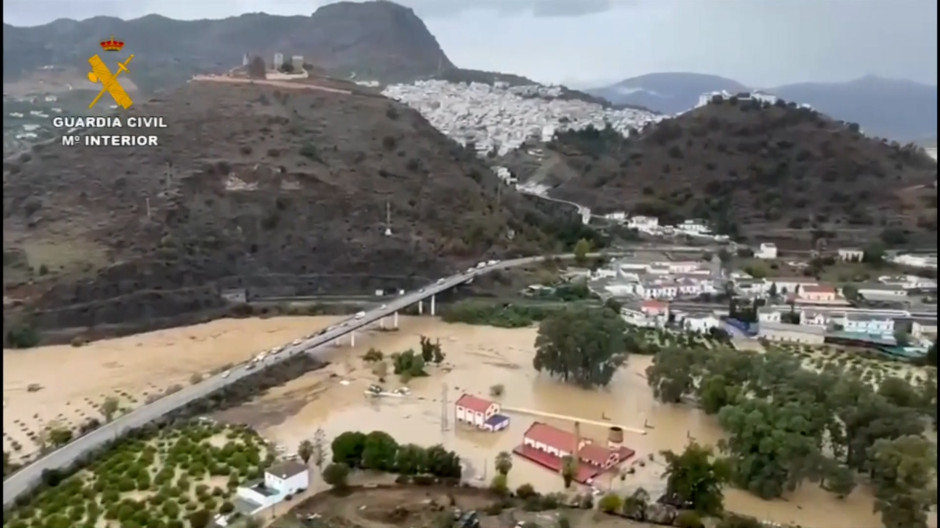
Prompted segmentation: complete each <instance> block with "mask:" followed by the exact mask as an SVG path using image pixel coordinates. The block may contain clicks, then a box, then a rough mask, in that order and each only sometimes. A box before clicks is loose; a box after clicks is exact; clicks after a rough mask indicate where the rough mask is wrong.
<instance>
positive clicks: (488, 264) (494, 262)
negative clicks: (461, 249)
mask: <svg viewBox="0 0 940 528" xmlns="http://www.w3.org/2000/svg"><path fill="white" fill-rule="evenodd" d="M496 264H499V261H498V260H490V261H487V263H486V265H487V266H495V265H496Z"/></svg>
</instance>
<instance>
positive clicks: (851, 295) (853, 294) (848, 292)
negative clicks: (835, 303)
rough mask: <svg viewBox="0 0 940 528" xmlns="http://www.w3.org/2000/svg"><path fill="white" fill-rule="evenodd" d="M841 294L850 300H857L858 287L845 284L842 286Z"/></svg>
mask: <svg viewBox="0 0 940 528" xmlns="http://www.w3.org/2000/svg"><path fill="white" fill-rule="evenodd" d="M842 296H843V297H845V298H846V299H848V300H850V301H857V300H859V298H860V297H859V295H858V288H857V287H855V286H854V285H852V284H846V285H845V286H843V287H842Z"/></svg>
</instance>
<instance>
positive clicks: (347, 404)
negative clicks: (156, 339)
mask: <svg viewBox="0 0 940 528" xmlns="http://www.w3.org/2000/svg"><path fill="white" fill-rule="evenodd" d="M242 324H244V325H245V326H248V325H249V324H250V322H248V321H243V323H242ZM535 334H536V331H535V329H531V328H530V329H515V330H507V329H498V328H489V327H481V326H469V325H452V324H444V323H441V322H439V321H437V320H434V319H430V318H402V331H401V332H396V333H378V332H376V333H372V334H370V335H367V336H366V335H364V336H360V337H359V339H357V345H358V346H357V347H356V348H355V349H352V350H351V349H349V348H348V347H342V348H334V349H333V350H332V351H331V352H330V356H331V359H332V360H333V361H334V364H333V365H331V366H330V367H329V368H328V369H326V370H324V371H320V372H315V373H310V374H308V375H306V376H304V377H302V378H300V379H297V380H294V381H293V382H290V383H288V384H286V385H284V386H281V387H277V388H275V389H272V390H271V391H269V392H268V393H267V394H266V395H265V396H263V397H262V398H261V399H259V400H257V401H255V402H253V403H252V404H249V405H246V406H243V407H241V408H238V409H232V410H229V411H226V412H225V413H224V414H223V417H224V418H227V419H232V420H238V421H244V422H247V423H251V424H253V425H255V426H256V427H258V428H259V430H260V431H261V433H262V434H264V435H265V436H267V437H269V438H271V439H272V440H274V441H275V442H277V443H279V444H281V445H282V446H284V448H285V449H286V450H288V451H294V450H295V449H296V446H297V445H298V444H299V443H300V441H301V440H304V439H307V438H312V437H313V435H314V432H315V431H316V430H317V428H322V429H323V430H324V431H325V432H326V437H327V438H332V437H333V436H335V435H337V434H339V433H341V432H343V431H348V430H363V431H370V430H383V431H387V432H389V433H390V434H391V435H392V436H394V437H395V438H396V439H398V441H399V442H403V443H404V442H414V443H417V444H422V445H430V444H433V443H442V444H444V445H445V446H446V447H448V448H449V449H453V450H456V451H457V452H458V453H459V454H460V455H461V456H462V457H464V459H465V460H466V461H467V462H468V463H469V464H470V465H471V466H472V468H471V470H470V474H472V475H474V476H475V477H477V478H480V479H481V480H489V478H490V477H492V475H493V468H492V466H493V457H494V456H495V455H496V453H498V452H499V451H511V450H512V449H513V448H514V447H515V446H517V445H518V444H519V443H521V441H522V433H523V432H524V431H525V429H526V428H528V426H529V425H530V424H531V423H532V422H533V420H540V421H546V422H549V423H553V424H554V425H557V426H560V427H565V428H570V427H571V423H570V422H565V421H557V420H551V419H544V418H535V417H532V416H528V415H524V414H518V413H507V414H508V415H510V416H511V418H512V422H511V425H510V426H509V428H508V429H506V430H504V431H502V432H499V433H485V432H478V431H474V430H470V429H468V428H466V427H465V426H460V425H455V424H454V418H453V405H452V402H453V401H454V400H455V399H456V398H457V397H459V396H460V394H461V393H462V392H471V393H475V394H478V395H482V396H484V397H487V395H488V393H489V389H490V387H491V386H492V385H494V384H502V385H503V386H504V387H505V393H504V395H503V396H502V397H501V398H498V400H499V401H500V402H501V403H502V404H503V405H504V406H506V407H518V408H526V409H537V410H541V411H544V412H551V413H556V414H563V415H572V416H577V417H579V418H581V419H587V420H598V421H603V420H604V418H605V417H606V418H607V419H609V421H610V422H611V423H616V424H620V425H623V426H626V427H633V428H643V427H644V422H645V423H647V424H648V425H649V426H651V428H650V429H648V434H646V435H639V434H631V433H629V432H626V433H625V435H624V445H626V446H628V447H630V448H631V449H634V450H636V451H637V455H636V456H635V457H634V458H633V459H632V460H633V461H634V464H635V465H634V467H635V469H636V473H635V474H633V475H628V476H627V477H626V479H625V480H624V481H621V480H620V479H619V478H616V477H615V478H613V479H610V478H608V479H604V480H602V481H601V482H599V483H598V484H597V485H598V486H599V487H601V488H605V489H606V488H607V487H612V488H613V489H614V490H620V491H622V492H629V491H632V490H633V489H635V488H636V486H643V487H645V488H646V489H647V490H650V491H651V492H656V491H658V490H661V489H662V487H663V485H662V483H661V479H660V478H659V476H660V474H661V472H662V467H661V465H660V464H659V463H658V462H657V461H653V462H650V461H649V459H648V455H649V454H651V453H654V454H656V455H655V456H656V458H658V453H659V451H661V450H664V449H672V450H677V451H678V450H681V449H682V448H683V447H684V446H685V445H686V443H687V442H688V440H689V439H695V440H696V441H698V442H700V443H704V444H714V443H715V442H717V440H718V439H719V438H720V437H721V435H722V433H721V431H720V429H719V427H718V426H717V424H716V423H715V421H714V420H713V419H712V418H711V417H708V416H705V415H704V414H703V413H701V412H700V411H698V410H697V409H693V408H688V407H680V406H673V405H663V404H660V403H658V402H656V401H655V400H654V399H653V398H652V395H651V391H650V390H649V388H648V387H647V385H646V381H645V379H644V377H643V372H644V370H645V369H646V367H647V366H648V365H649V363H650V359H651V358H649V357H644V356H634V357H631V358H630V361H629V363H628V365H627V367H626V368H624V369H622V370H621V371H620V372H619V373H618V374H617V375H616V376H615V378H614V380H613V382H612V383H611V384H610V387H609V388H607V389H604V390H593V391H586V390H581V389H578V388H576V387H571V386H567V385H563V384H561V383H558V382H556V381H554V380H552V379H549V378H548V377H546V376H539V375H537V374H536V372H535V371H534V369H533V368H532V363H531V362H532V356H533V342H534V340H535ZM420 335H426V336H428V337H431V338H432V339H440V341H441V344H442V346H443V350H444V352H445V353H446V354H447V360H446V361H445V365H444V366H443V367H441V368H438V367H431V368H430V369H429V372H430V374H431V375H430V377H428V378H420V379H415V380H412V381H411V382H410V383H409V384H408V386H409V388H410V389H411V391H412V393H411V396H410V397H408V398H404V399H395V398H366V397H365V396H364V395H363V391H364V390H365V389H366V387H368V386H369V385H370V384H371V383H374V382H375V381H376V378H375V376H374V375H373V374H372V372H371V370H370V367H369V365H367V364H365V363H364V362H363V361H362V360H361V359H359V357H360V356H361V355H362V353H364V352H365V350H367V349H368V348H370V347H375V348H377V349H379V350H382V351H384V352H385V353H386V354H388V353H391V352H398V351H402V350H406V349H408V348H414V349H418V348H419V347H418V337H419V336H420ZM394 378H395V376H389V380H390V381H391V382H390V383H389V384H388V386H389V388H393V387H395V386H397V385H398V382H397V380H394ZM445 384H446V385H447V387H448V391H447V399H448V401H449V402H451V403H449V404H447V405H446V406H443V405H442V403H441V401H442V396H443V394H444V389H443V386H444V385H445ZM445 413H446V414H447V420H448V422H449V424H448V427H447V428H446V430H443V429H444V428H443V427H442V417H443V416H444V415H445ZM581 432H582V435H583V436H586V437H591V438H593V439H595V440H596V441H600V442H603V441H605V440H606V433H607V431H606V428H605V427H601V426H595V425H582V430H581ZM640 460H643V461H644V463H645V467H640V466H639V465H638V462H639V461H640ZM611 480H612V482H611ZM509 481H510V485H511V486H513V487H515V486H518V485H520V484H522V483H526V482H528V483H531V484H533V485H535V486H536V488H538V489H539V490H541V491H560V490H562V486H563V485H562V479H561V477H560V476H558V475H555V474H553V473H551V472H549V471H548V470H545V469H543V468H541V467H538V466H536V465H535V464H533V463H531V462H528V461H526V460H523V459H521V458H518V457H515V458H514V463H513V469H512V471H511V472H510V474H509ZM725 502H726V507H727V508H728V509H729V510H732V511H736V512H740V513H744V514H749V515H754V516H756V517H758V518H762V519H767V520H772V521H776V522H780V523H795V524H800V525H802V526H804V527H808V528H836V527H849V526H851V527H854V528H878V527H879V526H880V522H879V520H878V517H877V516H876V515H875V514H874V513H873V511H872V497H871V494H870V491H869V490H867V489H864V488H860V489H858V490H856V491H855V492H854V493H853V494H852V495H851V496H850V497H848V498H846V499H845V500H838V499H836V498H835V497H834V496H832V495H831V494H829V493H826V492H825V491H823V490H821V489H819V488H818V487H817V486H815V485H811V484H806V485H803V486H802V487H801V488H800V489H799V490H797V491H796V492H795V493H793V494H790V495H788V496H787V497H786V499H785V500H774V501H763V500H761V499H758V498H756V497H754V496H752V495H750V494H748V493H746V492H743V491H740V490H735V489H728V490H727V491H726V501H725ZM934 525H935V523H934Z"/></svg>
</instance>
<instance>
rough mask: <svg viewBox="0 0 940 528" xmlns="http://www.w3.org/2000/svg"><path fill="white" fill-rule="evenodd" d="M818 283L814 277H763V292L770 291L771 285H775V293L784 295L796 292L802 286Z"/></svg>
mask: <svg viewBox="0 0 940 528" xmlns="http://www.w3.org/2000/svg"><path fill="white" fill-rule="evenodd" d="M817 284H819V282H817V281H816V280H815V279H810V278H807V277H772V278H767V279H764V293H765V294H766V293H768V292H769V291H770V287H771V285H776V287H777V295H786V294H788V293H796V292H797V291H798V290H799V289H800V288H802V287H803V286H815V285H817Z"/></svg>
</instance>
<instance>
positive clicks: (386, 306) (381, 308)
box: [379, 304, 388, 310]
mask: <svg viewBox="0 0 940 528" xmlns="http://www.w3.org/2000/svg"><path fill="white" fill-rule="evenodd" d="M386 308H388V305H387V304H383V305H382V306H379V310H384V309H386Z"/></svg>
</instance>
